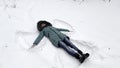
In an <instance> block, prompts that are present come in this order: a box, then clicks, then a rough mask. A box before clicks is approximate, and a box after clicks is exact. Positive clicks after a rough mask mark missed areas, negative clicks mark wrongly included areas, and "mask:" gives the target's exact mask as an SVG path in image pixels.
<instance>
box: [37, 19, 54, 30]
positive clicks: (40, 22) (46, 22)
mask: <svg viewBox="0 0 120 68" xmlns="http://www.w3.org/2000/svg"><path fill="white" fill-rule="evenodd" d="M42 24H46V25H45V26H44V27H41V25H42ZM47 26H52V24H51V23H50V22H48V21H44V20H43V21H38V23H37V29H38V31H41V30H43V28H45V27H47Z"/></svg>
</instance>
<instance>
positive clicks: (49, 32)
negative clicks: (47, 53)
mask: <svg viewBox="0 0 120 68" xmlns="http://www.w3.org/2000/svg"><path fill="white" fill-rule="evenodd" d="M60 31H67V32H69V30H67V29H60V28H55V27H52V26H47V27H45V28H44V29H43V30H42V31H40V34H39V35H38V37H37V38H36V40H35V41H34V43H33V44H35V45H38V43H39V42H40V41H41V40H42V38H43V37H44V36H45V37H47V38H48V39H49V40H50V41H51V43H52V44H53V45H54V46H56V47H58V42H59V41H62V40H63V39H64V38H66V37H67V38H69V37H68V36H66V35H65V34H63V33H61V32H60Z"/></svg>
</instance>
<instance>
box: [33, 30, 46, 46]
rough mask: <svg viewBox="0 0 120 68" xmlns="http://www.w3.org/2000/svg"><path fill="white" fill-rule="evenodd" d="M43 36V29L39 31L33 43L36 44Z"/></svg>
mask: <svg viewBox="0 0 120 68" xmlns="http://www.w3.org/2000/svg"><path fill="white" fill-rule="evenodd" d="M43 37H44V34H43V31H41V32H40V34H39V35H38V37H37V38H36V40H35V41H34V43H33V44H35V45H38V43H39V42H40V41H41V40H42V38H43Z"/></svg>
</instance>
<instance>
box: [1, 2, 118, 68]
mask: <svg viewBox="0 0 120 68" xmlns="http://www.w3.org/2000/svg"><path fill="white" fill-rule="evenodd" d="M109 1H110V2H109ZM119 18H120V1H119V0H0V68H119V67H120V53H119V52H120V19H119ZM39 20H47V21H49V22H51V23H52V24H53V25H54V26H55V27H58V28H68V29H69V30H71V32H70V33H65V34H67V35H69V36H70V37H71V41H72V42H73V43H74V44H76V46H77V47H79V48H80V49H81V50H82V51H84V52H88V53H90V54H91V55H90V57H89V58H88V59H87V60H86V61H85V63H83V64H80V63H79V61H78V60H76V59H75V58H73V57H71V56H70V55H68V54H67V53H66V52H65V51H63V50H62V49H59V48H56V47H54V46H53V45H52V44H51V43H50V42H49V40H48V39H47V38H44V39H43V40H42V41H41V42H40V43H39V45H38V46H37V47H35V48H34V49H31V50H28V48H29V47H30V46H31V45H32V43H33V41H34V40H35V39H36V37H37V35H38V31H37V29H36V23H37V22H38V21H39Z"/></svg>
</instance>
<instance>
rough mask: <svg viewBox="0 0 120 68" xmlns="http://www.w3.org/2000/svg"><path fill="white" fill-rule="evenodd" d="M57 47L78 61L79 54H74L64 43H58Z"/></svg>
mask: <svg viewBox="0 0 120 68" xmlns="http://www.w3.org/2000/svg"><path fill="white" fill-rule="evenodd" d="M59 47H60V48H63V49H64V50H65V51H66V52H67V53H68V54H70V55H71V56H73V57H75V58H77V59H79V54H78V53H76V52H75V51H74V50H72V49H71V48H70V47H69V46H67V45H66V44H65V43H64V42H62V41H61V42H59Z"/></svg>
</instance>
